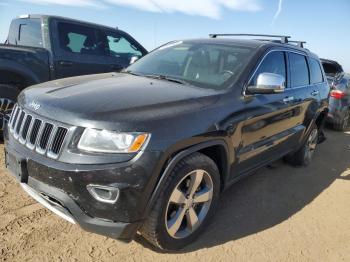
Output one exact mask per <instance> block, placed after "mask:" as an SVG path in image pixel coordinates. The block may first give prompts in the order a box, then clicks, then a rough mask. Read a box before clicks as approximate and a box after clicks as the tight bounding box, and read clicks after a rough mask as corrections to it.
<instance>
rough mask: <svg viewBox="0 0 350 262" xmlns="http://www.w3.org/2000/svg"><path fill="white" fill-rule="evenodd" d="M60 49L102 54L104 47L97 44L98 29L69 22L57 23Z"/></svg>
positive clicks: (87, 53)
mask: <svg viewBox="0 0 350 262" xmlns="http://www.w3.org/2000/svg"><path fill="white" fill-rule="evenodd" d="M58 35H59V46H60V49H61V50H64V51H66V52H71V53H77V54H86V55H102V54H104V49H103V47H101V46H100V45H99V44H98V40H97V37H98V30H97V29H95V28H92V27H86V26H81V25H76V24H69V23H61V22H60V23H58Z"/></svg>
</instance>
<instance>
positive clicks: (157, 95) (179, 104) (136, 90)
mask: <svg viewBox="0 0 350 262" xmlns="http://www.w3.org/2000/svg"><path fill="white" fill-rule="evenodd" d="M217 95H218V92H217V91H214V90H209V89H202V88H198V87H194V86H191V85H182V84H177V83H172V82H167V81H164V80H156V79H150V78H146V77H141V76H133V75H129V74H123V73H121V74H118V73H109V74H99V75H89V76H81V77H73V78H66V79H61V80H56V81H51V82H47V83H44V84H40V85H36V86H32V87H29V88H27V89H25V90H24V91H23V92H22V93H21V94H20V96H19V99H18V100H19V103H20V104H21V105H23V106H24V107H26V108H27V109H29V110H31V111H33V112H34V111H35V113H36V114H38V115H41V116H44V117H47V118H49V119H53V120H56V121H60V122H63V123H67V124H72V125H78V126H94V127H95V126H99V125H100V124H101V123H104V124H105V126H106V125H107V126H109V128H113V127H111V125H112V124H113V123H115V122H119V123H120V122H130V121H133V122H137V121H142V122H145V121H150V120H152V119H160V118H164V117H169V116H171V115H176V114H180V113H184V112H188V111H193V110H200V109H201V108H203V107H206V106H208V105H209V104H212V103H213V102H214V101H215V100H216V99H217V98H216V97H217Z"/></svg>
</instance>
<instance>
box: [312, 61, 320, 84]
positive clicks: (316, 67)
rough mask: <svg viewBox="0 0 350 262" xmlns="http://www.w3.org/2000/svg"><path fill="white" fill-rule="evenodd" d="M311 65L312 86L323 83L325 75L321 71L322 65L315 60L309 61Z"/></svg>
mask: <svg viewBox="0 0 350 262" xmlns="http://www.w3.org/2000/svg"><path fill="white" fill-rule="evenodd" d="M309 65H310V78H311V83H312V84H318V83H322V82H323V74H322V70H321V65H320V63H319V62H318V61H317V60H316V59H314V58H310V59H309Z"/></svg>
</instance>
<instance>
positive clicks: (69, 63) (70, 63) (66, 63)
mask: <svg viewBox="0 0 350 262" xmlns="http://www.w3.org/2000/svg"><path fill="white" fill-rule="evenodd" d="M59 64H60V65H61V66H67V67H69V66H72V65H73V62H70V61H60V62H59Z"/></svg>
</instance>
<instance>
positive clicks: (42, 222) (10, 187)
mask: <svg viewBox="0 0 350 262" xmlns="http://www.w3.org/2000/svg"><path fill="white" fill-rule="evenodd" d="M327 137H328V140H327V141H326V142H325V143H323V144H321V145H320V146H319V148H318V151H317V153H316V155H315V159H314V161H313V163H312V164H311V166H309V167H307V168H294V167H291V166H288V165H286V164H284V163H283V162H282V161H280V162H277V163H274V164H273V165H272V166H270V167H266V168H263V169H261V170H259V171H258V172H257V174H256V175H254V176H251V177H249V178H247V179H245V180H242V181H241V182H239V183H237V184H236V185H234V186H233V187H231V188H230V189H229V190H228V191H226V192H225V193H224V195H223V197H222V198H221V199H222V200H221V204H220V206H219V210H218V212H217V215H216V217H215V219H214V221H213V223H212V224H211V225H210V227H209V228H208V230H207V231H206V232H205V233H204V234H203V235H202V236H201V237H200V239H199V240H198V241H196V242H195V243H193V244H192V245H191V246H189V247H188V248H186V249H185V250H182V251H180V252H178V253H173V254H166V253H159V252H157V251H155V250H153V249H152V247H150V246H149V245H148V244H147V243H146V242H145V241H144V240H143V239H142V238H141V237H137V238H136V240H135V241H133V242H131V243H130V244H123V243H120V242H118V241H115V240H113V239H108V238H106V237H103V236H98V235H95V234H91V233H87V232H84V231H82V230H81V229H80V228H79V227H78V226H74V225H71V224H69V223H68V222H65V221H64V220H63V219H61V218H59V217H57V216H56V215H54V214H53V213H51V212H50V211H48V210H46V209H45V208H43V207H42V206H41V205H40V204H37V203H36V202H35V201H34V200H32V199H31V198H30V197H28V196H27V195H26V194H25V193H24V192H22V190H21V188H20V186H19V185H18V183H17V182H16V180H15V179H14V178H13V177H12V176H11V175H9V174H8V173H7V171H6V170H5V169H4V165H3V154H1V156H0V158H1V159H0V161H1V166H0V261H216V262H217V261H350V132H348V133H338V132H334V131H327ZM0 151H1V152H3V146H2V145H1V146H0Z"/></svg>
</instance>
